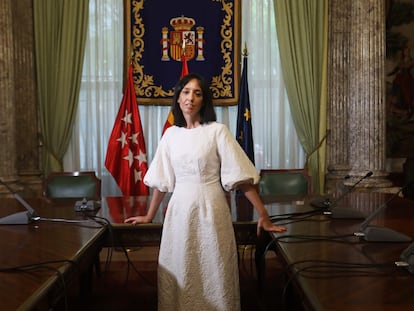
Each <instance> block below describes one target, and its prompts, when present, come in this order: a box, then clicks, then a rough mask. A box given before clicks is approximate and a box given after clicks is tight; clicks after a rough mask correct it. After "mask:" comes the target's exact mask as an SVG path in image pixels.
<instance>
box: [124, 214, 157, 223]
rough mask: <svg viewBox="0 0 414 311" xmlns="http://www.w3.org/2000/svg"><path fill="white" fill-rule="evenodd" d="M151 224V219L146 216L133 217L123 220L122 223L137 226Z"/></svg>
mask: <svg viewBox="0 0 414 311" xmlns="http://www.w3.org/2000/svg"><path fill="white" fill-rule="evenodd" d="M150 222H152V219H151V218H149V217H148V216H135V217H129V218H127V219H125V220H124V223H130V224H131V225H137V224H147V223H150Z"/></svg>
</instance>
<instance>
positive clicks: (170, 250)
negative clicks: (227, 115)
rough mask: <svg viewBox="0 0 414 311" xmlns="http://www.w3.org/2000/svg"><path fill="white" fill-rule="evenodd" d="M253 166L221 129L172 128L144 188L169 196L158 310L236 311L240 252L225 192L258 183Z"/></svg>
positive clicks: (213, 125)
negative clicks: (156, 190) (148, 187)
mask: <svg viewBox="0 0 414 311" xmlns="http://www.w3.org/2000/svg"><path fill="white" fill-rule="evenodd" d="M258 181H259V175H258V173H257V170H256V168H255V167H254V165H253V164H252V162H251V161H250V160H249V159H248V157H247V156H246V154H245V152H244V151H243V149H241V147H240V146H239V144H238V142H237V141H236V140H235V138H234V137H233V136H232V134H231V132H230V131H229V129H228V128H227V127H226V126H225V125H223V124H220V123H217V122H211V123H209V124H205V125H201V126H199V127H197V128H194V129H186V128H182V127H177V126H172V127H170V128H169V129H168V130H167V131H166V132H165V133H164V135H163V137H162V139H161V141H160V143H159V146H158V148H157V151H156V153H155V156H154V159H153V161H152V162H151V165H150V167H149V169H148V171H147V173H146V175H145V178H144V182H145V183H146V184H147V185H148V186H150V187H152V188H158V189H159V190H161V191H163V192H172V195H171V198H170V201H169V203H168V207H167V211H166V215H165V219H164V224H163V231H162V240H161V245H160V252H159V257H158V309H159V311H165V310H183V311H191V310H196V311H208V310H214V311H237V310H240V290H239V270H238V259H237V246H236V242H235V237H234V230H233V224H232V220H231V213H230V208H229V206H228V204H227V200H226V196H225V191H224V190H226V191H229V190H232V189H234V188H235V186H236V185H237V184H238V183H241V182H250V183H252V184H256V183H258Z"/></svg>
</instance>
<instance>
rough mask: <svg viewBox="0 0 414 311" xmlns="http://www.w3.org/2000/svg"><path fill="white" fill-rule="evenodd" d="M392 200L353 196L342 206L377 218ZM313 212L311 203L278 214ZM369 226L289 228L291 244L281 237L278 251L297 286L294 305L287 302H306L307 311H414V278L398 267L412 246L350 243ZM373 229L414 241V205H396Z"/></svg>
mask: <svg viewBox="0 0 414 311" xmlns="http://www.w3.org/2000/svg"><path fill="white" fill-rule="evenodd" d="M389 197H390V195H389V194H388V195H387V194H381V193H352V194H350V195H349V196H347V197H346V198H345V200H344V201H343V202H342V203H343V204H344V205H348V206H351V207H353V208H355V209H356V210H360V211H362V212H366V214H368V215H372V214H371V213H373V212H374V211H375V210H376V209H378V208H379V207H380V206H383V204H384V202H385V201H386V200H387V199H388V198H389ZM307 209H309V207H307V203H305V205H304V206H302V207H300V206H292V207H290V208H285V207H282V208H281V209H279V211H278V212H279V213H284V212H292V211H298V212H303V211H304V210H307ZM363 221H364V220H363V219H332V218H331V217H330V216H322V215H318V216H312V217H309V218H304V219H302V220H301V221H296V222H292V223H290V224H287V225H286V226H287V228H288V231H287V232H286V233H285V234H283V235H282V236H285V237H286V238H283V237H281V235H278V236H277V238H278V241H277V243H276V245H277V251H278V253H279V255H280V257H281V258H282V259H283V260H284V262H285V263H286V266H287V268H286V272H287V273H286V275H287V279H286V281H287V283H288V284H291V285H292V286H290V289H291V291H288V292H290V293H294V294H293V297H294V298H293V299H292V297H290V299H288V298H287V297H285V298H286V300H287V301H289V302H290V303H292V302H295V301H296V302H301V303H299V306H296V307H298V308H297V309H304V310H329V311H331V310H347V311H352V310H414V275H413V274H411V273H409V271H408V269H407V268H406V267H396V265H395V264H394V263H395V262H397V261H400V255H401V253H402V252H403V251H404V250H405V249H406V248H407V247H408V246H410V245H411V243H412V242H372V241H371V242H367V241H365V240H361V239H359V238H358V237H356V236H349V237H348V235H352V234H353V233H355V232H358V231H359V228H360V225H361V223H362V222H363ZM369 225H376V226H380V227H386V228H389V229H392V230H396V231H398V232H400V233H403V234H405V235H408V236H409V237H414V201H409V200H404V199H402V198H395V199H393V200H392V201H391V202H389V204H387V208H386V209H385V210H383V212H382V213H380V214H378V215H377V217H376V218H375V219H372V222H371V223H370V224H369ZM341 236H344V237H343V238H341ZM345 236H346V237H345ZM275 237H276V236H275ZM324 237H326V238H324ZM351 264H352V265H351ZM375 265H376V266H375ZM287 310H289V306H287Z"/></svg>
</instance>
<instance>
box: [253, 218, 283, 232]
mask: <svg viewBox="0 0 414 311" xmlns="http://www.w3.org/2000/svg"><path fill="white" fill-rule="evenodd" d="M262 229H263V230H265V231H268V232H285V231H286V230H287V229H286V227H283V226H277V225H275V224H274V223H272V222H271V221H270V219H269V217H259V220H258V221H257V235H258V236H259V235H260V233H261V231H262Z"/></svg>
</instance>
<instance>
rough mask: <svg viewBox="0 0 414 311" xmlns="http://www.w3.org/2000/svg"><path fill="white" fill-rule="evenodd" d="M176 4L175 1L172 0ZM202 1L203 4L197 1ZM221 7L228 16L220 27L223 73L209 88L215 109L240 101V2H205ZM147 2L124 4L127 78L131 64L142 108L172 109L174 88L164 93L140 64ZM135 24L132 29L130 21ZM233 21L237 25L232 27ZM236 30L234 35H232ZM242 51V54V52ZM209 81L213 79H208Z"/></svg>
mask: <svg viewBox="0 0 414 311" xmlns="http://www.w3.org/2000/svg"><path fill="white" fill-rule="evenodd" d="M170 1H174V0H170ZM198 1H201V0H198ZM204 1H211V2H215V3H218V4H221V5H222V8H221V10H222V11H224V12H225V14H224V18H223V20H222V23H221V28H220V35H221V43H220V51H218V52H219V53H221V55H222V58H223V65H221V68H220V69H221V72H219V73H218V74H216V75H213V76H212V77H211V81H210V88H211V90H212V93H213V99H214V104H215V105H221V106H227V105H228V106H230V105H236V104H237V103H238V100H239V88H240V64H241V44H240V40H241V39H240V37H241V27H240V24H241V0H233V1H229V0H204ZM144 4H145V0H124V9H125V11H124V20H125V26H124V27H125V47H124V53H125V56H124V65H125V66H124V67H125V74H126V73H127V72H128V67H129V65H130V64H131V62H132V66H133V70H134V84H135V92H136V94H137V100H138V102H139V104H140V105H142V104H144V105H170V104H171V98H172V96H173V94H174V90H173V88H172V87H169V88H167V89H164V87H163V84H162V83H160V82H159V81H157V80H158V77H155V76H154V75H153V74H151V73H150V72H146V71H145V69H144V65H143V64H142V63H141V60H142V57H143V54H144V51H145V43H146V42H145V39H144V35H145V31H146V29H145V24H144V20H143V17H142V12H143V10H144ZM132 16H133V19H134V21H135V24H134V25H131V24H132V23H131V19H132ZM232 21H233V23H234V24H232ZM233 28H234V33H233ZM239 51H240V52H239ZM206 78H210V77H206Z"/></svg>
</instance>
